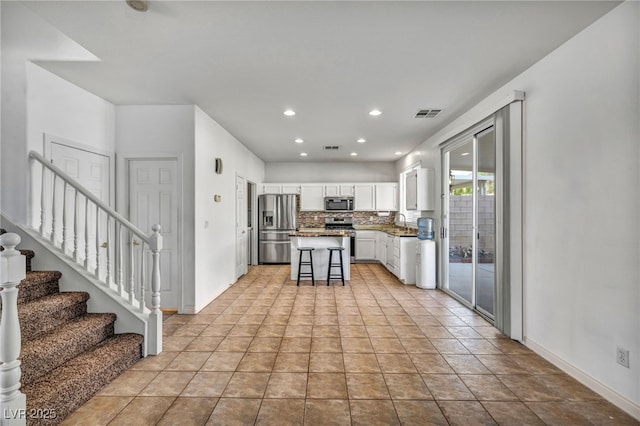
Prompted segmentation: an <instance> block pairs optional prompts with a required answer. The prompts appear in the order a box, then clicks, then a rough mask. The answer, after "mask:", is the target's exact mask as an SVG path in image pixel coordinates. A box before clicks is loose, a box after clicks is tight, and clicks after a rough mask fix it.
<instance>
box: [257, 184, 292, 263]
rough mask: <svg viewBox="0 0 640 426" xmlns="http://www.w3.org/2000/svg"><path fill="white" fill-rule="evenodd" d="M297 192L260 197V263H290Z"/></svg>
mask: <svg viewBox="0 0 640 426" xmlns="http://www.w3.org/2000/svg"><path fill="white" fill-rule="evenodd" d="M297 197H298V196H297V195H295V194H264V195H260V196H259V197H258V263H261V264H262V263H289V262H290V261H291V242H290V241H291V238H290V237H289V233H290V232H291V231H295V229H296V201H297Z"/></svg>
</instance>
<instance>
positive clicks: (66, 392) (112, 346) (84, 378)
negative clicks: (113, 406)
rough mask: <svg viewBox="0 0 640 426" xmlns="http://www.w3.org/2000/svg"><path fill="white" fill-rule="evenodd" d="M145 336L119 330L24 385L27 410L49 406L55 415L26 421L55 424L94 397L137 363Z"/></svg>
mask: <svg viewBox="0 0 640 426" xmlns="http://www.w3.org/2000/svg"><path fill="white" fill-rule="evenodd" d="M142 341H143V337H142V336H141V335H139V334H117V335H115V336H113V337H110V338H108V339H107V340H105V341H104V342H102V343H100V344H99V345H97V346H95V347H93V348H91V349H90V350H88V351H87V352H85V353H83V354H81V355H79V356H77V357H75V358H73V359H70V360H69V361H67V362H65V363H64V364H62V365H61V366H59V367H58V368H56V369H55V370H53V371H51V372H50V373H48V374H47V375H46V376H44V377H42V378H40V379H39V380H37V381H36V382H33V383H30V384H28V385H26V386H23V387H22V392H24V393H25V394H26V396H27V412H29V410H30V409H42V408H43V407H46V408H47V409H49V410H53V411H54V412H55V414H56V418H55V419H49V420H43V419H33V420H27V424H28V425H31V424H38V425H55V424H58V423H60V422H61V421H62V420H63V419H64V418H65V417H66V416H68V415H69V414H70V413H72V412H73V411H74V410H76V409H77V408H78V407H80V406H81V405H82V404H84V403H85V402H86V401H88V400H89V399H91V397H92V396H94V395H95V394H96V393H98V391H99V390H100V389H102V387H104V386H105V385H106V384H108V383H109V382H111V381H112V380H113V379H115V378H116V377H117V376H118V375H120V373H122V372H123V371H124V370H126V369H127V368H129V367H130V366H132V365H133V364H135V363H136V362H137V361H138V360H139V359H140V358H141V353H142Z"/></svg>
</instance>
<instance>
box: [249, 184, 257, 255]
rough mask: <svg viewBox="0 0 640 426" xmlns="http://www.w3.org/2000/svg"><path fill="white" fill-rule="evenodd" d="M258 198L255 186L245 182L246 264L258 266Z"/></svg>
mask: <svg viewBox="0 0 640 426" xmlns="http://www.w3.org/2000/svg"><path fill="white" fill-rule="evenodd" d="M257 207H258V197H257V195H256V184H255V183H253V182H251V181H249V180H248V181H247V235H248V240H247V246H248V247H247V264H248V265H257V264H258V251H257V244H256V242H257V241H258V239H257V226H255V223H256V221H257V215H258V209H257Z"/></svg>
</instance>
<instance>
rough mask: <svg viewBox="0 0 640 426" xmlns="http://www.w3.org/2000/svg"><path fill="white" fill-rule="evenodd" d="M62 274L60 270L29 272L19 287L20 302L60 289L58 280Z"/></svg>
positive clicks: (56, 291) (53, 292)
mask: <svg viewBox="0 0 640 426" xmlns="http://www.w3.org/2000/svg"><path fill="white" fill-rule="evenodd" d="M61 276H62V273H61V272H59V271H34V272H27V277H26V278H25V279H24V280H22V282H21V283H20V285H19V286H18V289H19V290H20V291H19V293H18V303H25V302H28V301H30V300H35V299H37V298H39V297H43V296H46V295H48V294H55V293H58V292H59V291H60V287H59V285H58V280H59V279H60V277H61Z"/></svg>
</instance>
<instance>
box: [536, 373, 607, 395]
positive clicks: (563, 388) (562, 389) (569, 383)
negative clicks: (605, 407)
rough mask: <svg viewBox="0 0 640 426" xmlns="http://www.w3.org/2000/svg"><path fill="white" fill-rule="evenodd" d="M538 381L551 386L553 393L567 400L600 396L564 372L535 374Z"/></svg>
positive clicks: (548, 386)
mask: <svg viewBox="0 0 640 426" xmlns="http://www.w3.org/2000/svg"><path fill="white" fill-rule="evenodd" d="M534 380H535V381H537V382H538V383H540V384H542V385H543V386H546V387H547V388H552V389H553V391H554V392H555V394H556V395H557V396H558V397H559V398H562V399H565V400H567V401H593V400H595V401H598V400H601V399H602V397H601V396H600V395H598V394H597V393H595V392H594V391H592V390H591V389H589V388H588V387H586V386H585V385H583V384H582V383H580V382H578V381H577V380H575V379H574V378H572V377H569V376H567V375H566V374H548V375H539V376H535V377H534Z"/></svg>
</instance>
